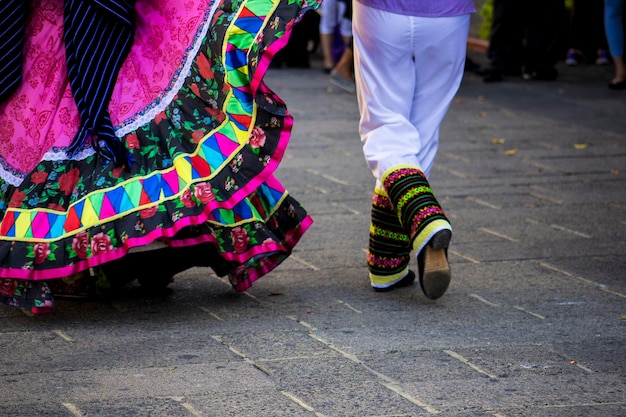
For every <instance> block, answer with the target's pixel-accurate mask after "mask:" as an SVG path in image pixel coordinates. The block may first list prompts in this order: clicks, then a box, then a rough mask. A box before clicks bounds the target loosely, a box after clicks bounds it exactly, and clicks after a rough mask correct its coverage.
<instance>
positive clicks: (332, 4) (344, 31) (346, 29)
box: [320, 0, 352, 37]
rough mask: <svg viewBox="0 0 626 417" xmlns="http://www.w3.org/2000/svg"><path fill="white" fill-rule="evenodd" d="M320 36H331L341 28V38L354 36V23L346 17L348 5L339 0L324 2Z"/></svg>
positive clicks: (326, 0) (325, 0)
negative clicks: (336, 29)
mask: <svg viewBox="0 0 626 417" xmlns="http://www.w3.org/2000/svg"><path fill="white" fill-rule="evenodd" d="M320 11H321V15H320V34H322V35H330V34H332V33H333V32H334V31H335V28H336V27H337V26H339V30H340V33H341V36H343V37H350V36H352V22H351V21H350V20H349V19H346V18H345V17H344V14H345V13H346V4H345V3H344V2H341V1H337V0H324V1H323V2H322V5H321V10H320Z"/></svg>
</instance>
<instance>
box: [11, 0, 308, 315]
mask: <svg viewBox="0 0 626 417" xmlns="http://www.w3.org/2000/svg"><path fill="white" fill-rule="evenodd" d="M317 6H318V0H218V1H211V0H188V1H185V2H170V1H167V0H138V1H137V3H136V7H135V9H136V12H137V13H136V15H137V22H136V23H137V28H136V33H135V38H134V43H133V47H132V50H131V52H130V54H129V56H128V58H127V59H126V61H125V62H124V65H123V67H122V68H121V71H120V73H119V76H118V78H117V82H116V85H115V89H114V91H113V96H112V98H111V101H110V103H109V112H110V115H111V119H112V121H113V127H114V129H115V132H116V136H117V137H118V138H119V139H120V140H121V141H123V142H124V143H125V146H126V148H127V149H128V150H129V151H130V152H131V153H132V156H133V158H134V159H135V163H134V164H133V165H132V166H130V167H114V166H113V164H112V163H108V162H107V161H106V160H104V159H103V158H101V157H99V155H98V154H97V153H96V152H95V151H94V148H93V146H92V145H91V144H90V143H86V144H85V146H84V147H83V148H81V149H79V151H78V152H76V153H73V154H69V153H68V152H67V151H68V146H69V145H70V143H71V141H72V139H73V138H74V136H75V134H76V132H77V131H78V129H79V126H80V119H79V115H78V111H77V108H76V105H75V103H74V100H73V96H72V93H71V89H70V86H69V83H68V81H67V70H66V66H65V48H64V44H63V0H32V1H31V11H30V17H29V20H28V24H27V29H26V36H25V39H26V40H25V48H24V52H25V54H24V55H25V59H24V71H23V81H22V83H21V85H20V87H19V88H18V90H17V91H16V92H15V93H14V94H13V95H12V96H11V97H10V99H9V100H8V101H6V102H4V103H0V216H1V223H0V303H3V304H7V305H11V306H15V307H22V308H30V307H50V306H52V302H53V290H52V289H51V287H54V285H51V284H54V283H55V282H57V281H58V279H59V278H63V277H68V276H72V275H74V274H78V273H81V272H84V271H87V270H89V269H90V268H95V267H99V266H102V265H109V264H111V263H115V262H117V261H119V260H120V259H127V258H124V257H125V256H126V255H127V254H128V253H129V251H131V252H132V251H134V250H138V249H141V248H146V247H148V245H151V244H154V243H160V244H164V245H167V247H170V248H177V249H178V250H180V248H184V247H188V248H190V249H193V250H194V254H195V255H196V256H198V263H197V264H198V265H208V266H211V267H212V268H213V269H214V270H215V272H216V273H217V274H219V275H220V276H224V275H227V274H228V276H229V279H230V281H231V283H232V285H233V286H234V288H235V289H236V290H238V291H244V290H246V289H247V288H249V287H250V285H251V284H252V282H253V281H255V280H256V279H258V278H259V277H261V276H262V275H264V274H265V273H267V272H269V271H271V270H272V269H273V268H275V267H276V266H277V265H278V264H279V263H280V262H281V261H283V260H284V259H285V258H286V257H287V256H289V254H290V253H291V250H292V249H293V247H294V245H295V244H296V243H297V241H298V240H299V238H300V237H301V236H302V234H303V233H304V232H305V230H306V229H307V228H308V227H309V226H310V224H311V219H310V217H309V216H308V215H307V214H306V212H305V211H304V209H303V208H302V207H301V206H300V204H299V203H298V202H297V201H296V200H294V199H293V198H292V197H290V196H289V195H288V193H287V192H286V190H285V189H284V188H283V186H282V185H281V184H280V182H279V181H278V180H277V179H276V178H275V177H274V175H273V173H274V171H275V169H276V167H277V165H278V163H279V162H280V160H281V158H282V156H283V154H284V152H285V148H286V146H287V142H288V140H289V136H290V131H291V126H292V118H291V116H290V115H289V113H288V112H287V110H286V106H285V104H284V103H283V102H282V101H281V100H280V99H279V98H278V97H277V96H276V95H275V94H274V93H273V92H272V91H271V90H270V89H269V88H268V87H267V86H266V85H265V84H264V83H263V76H264V74H265V72H266V70H267V68H268V66H269V64H270V61H271V58H272V56H273V55H274V54H275V53H276V52H277V51H278V50H279V49H280V48H281V47H282V46H284V45H285V44H286V42H287V38H288V34H289V33H290V29H291V27H292V26H293V25H294V24H295V22H297V19H298V18H299V17H300V16H302V14H303V13H304V12H306V10H308V9H309V8H316V7H317ZM89 58H91V59H97V58H99V57H89ZM198 248H203V249H202V250H201V251H199V250H198ZM170 261H171V262H176V260H175V259H171V260H170ZM146 279H147V280H149V279H150V277H144V280H146Z"/></svg>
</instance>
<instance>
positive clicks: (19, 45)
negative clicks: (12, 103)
mask: <svg viewBox="0 0 626 417" xmlns="http://www.w3.org/2000/svg"><path fill="white" fill-rule="evenodd" d="M28 10H29V1H28V0H1V1H0V100H4V99H6V98H8V97H9V96H10V95H11V93H13V91H15V89H16V88H17V86H18V85H19V84H20V82H21V78H22V60H23V47H24V29H25V26H26V18H27V15H28ZM63 13H64V22H63V26H64V41H65V51H66V59H67V71H68V78H69V83H70V87H71V88H72V94H73V95H74V100H75V101H76V106H77V107H78V112H79V113H80V117H81V128H80V131H79V132H78V134H77V135H76V137H75V138H74V140H73V141H72V144H71V146H70V153H71V154H73V153H75V152H76V151H77V150H79V149H80V148H81V147H82V146H83V145H84V143H85V140H86V139H87V138H88V137H89V136H92V138H93V139H94V143H93V146H94V147H95V148H96V150H97V151H98V153H99V154H100V155H101V156H102V157H104V158H105V159H107V160H113V162H114V163H115V164H116V165H118V166H119V165H124V164H125V165H126V166H127V167H130V165H131V164H132V162H133V161H132V158H131V157H130V154H129V153H128V152H127V151H126V149H125V147H124V144H123V143H121V142H120V141H119V139H118V138H117V137H116V136H115V132H114V130H113V126H112V124H111V119H110V116H109V111H108V104H109V100H110V99H111V94H112V92H113V87H114V86H115V80H116V79H117V75H118V74H119V71H120V68H121V67H122V64H123V63H124V60H125V59H126V57H127V56H128V52H129V51H130V48H131V46H132V43H133V36H134V33H135V16H134V13H135V0H65V3H64V10H63Z"/></svg>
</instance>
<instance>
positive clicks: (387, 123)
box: [352, 2, 469, 185]
mask: <svg viewBox="0 0 626 417" xmlns="http://www.w3.org/2000/svg"><path fill="white" fill-rule="evenodd" d="M352 23H353V33H354V56H355V76H356V83H357V98H358V103H359V110H360V112H361V120H360V123H359V132H360V134H361V140H362V141H363V151H364V154H365V159H366V161H367V163H368V165H369V167H370V168H371V170H372V173H373V174H374V176H375V177H376V179H377V180H378V182H380V179H381V177H382V175H383V174H384V173H385V171H387V170H388V169H389V168H392V167H393V166H396V165H402V164H406V165H411V166H417V167H419V168H421V169H422V170H423V171H424V172H425V173H426V174H427V175H428V173H429V172H430V168H431V167H432V164H433V161H434V158H435V154H436V152H437V147H438V141H439V137H438V136H439V126H440V124H441V121H442V120H443V118H444V116H445V114H446V112H447V110H448V108H449V106H450V103H451V101H452V99H453V97H454V95H455V94H456V91H457V90H458V87H459V85H460V82H461V79H462V77H463V67H464V62H465V52H466V50H465V48H466V44H467V35H468V32H469V15H464V16H458V17H445V18H423V17H415V16H404V15H398V14H394V13H388V12H385V11H382V10H378V9H374V8H370V7H367V6H363V5H362V4H361V3H358V2H354V8H353V22H352ZM379 185H380V184H379Z"/></svg>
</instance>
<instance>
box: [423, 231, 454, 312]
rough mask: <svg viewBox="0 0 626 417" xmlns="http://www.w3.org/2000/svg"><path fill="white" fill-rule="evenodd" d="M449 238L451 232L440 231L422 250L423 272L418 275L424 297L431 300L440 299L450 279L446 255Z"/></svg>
mask: <svg viewBox="0 0 626 417" xmlns="http://www.w3.org/2000/svg"><path fill="white" fill-rule="evenodd" d="M451 238H452V232H450V231H449V230H442V231H440V232H438V233H437V234H435V236H433V238H432V239H431V240H430V242H429V243H428V245H426V247H425V248H424V255H423V256H424V272H423V273H422V274H421V275H420V285H421V287H422V291H424V295H425V296H426V297H427V298H430V299H431V300H436V299H437V298H439V297H441V296H442V295H443V294H444V293H445V292H446V290H447V289H448V286H449V285H450V281H451V279H452V274H451V271H450V264H449V263H448V255H447V249H448V245H449V244H450V239H451Z"/></svg>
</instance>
